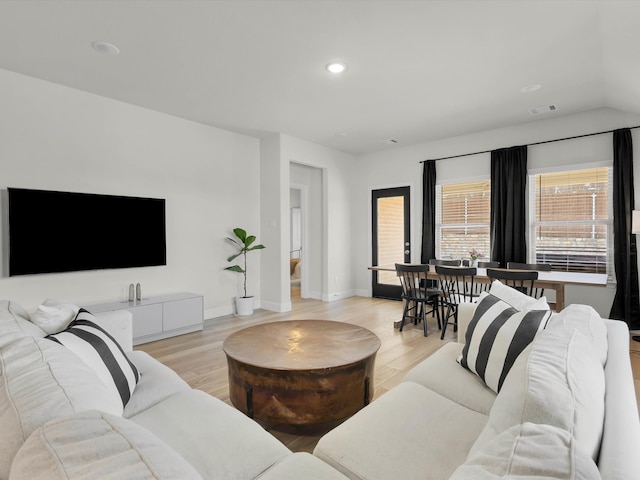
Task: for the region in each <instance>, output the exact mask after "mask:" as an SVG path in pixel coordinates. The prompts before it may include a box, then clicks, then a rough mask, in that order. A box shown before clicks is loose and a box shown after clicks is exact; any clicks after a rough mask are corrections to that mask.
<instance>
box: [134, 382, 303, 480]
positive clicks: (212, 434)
mask: <svg viewBox="0 0 640 480" xmlns="http://www.w3.org/2000/svg"><path fill="white" fill-rule="evenodd" d="M130 420H131V421H133V422H135V423H137V424H139V425H141V426H143V427H145V428H146V429H147V430H149V431H151V432H152V433H154V434H155V435H157V436H158V437H159V438H160V439H161V440H163V441H164V442H165V443H167V444H168V445H169V446H170V447H171V448H173V449H174V450H175V451H177V452H178V453H179V454H180V455H182V456H183V457H184V458H185V459H186V460H187V461H188V462H189V463H190V464H191V465H193V467H194V468H195V469H196V470H197V471H198V472H199V473H200V475H202V476H203V477H204V478H233V479H238V480H241V479H250V478H255V477H256V476H258V475H259V474H260V473H262V472H264V471H265V470H267V469H268V468H269V467H271V465H273V464H275V463H276V462H279V461H280V460H282V459H283V458H284V457H285V456H287V455H289V454H290V453H291V451H290V450H289V449H288V448H287V447H285V446H284V445H283V444H282V443H280V442H279V441H278V440H277V439H276V438H275V437H273V436H272V435H271V434H269V433H268V432H266V431H265V430H264V429H263V428H262V427H261V426H260V425H259V424H258V423H256V422H254V421H253V420H251V419H250V418H249V417H247V416H246V415H244V414H243V413H241V412H240V411H238V410H236V409H235V408H233V407H231V406H229V405H227V404H226V403H224V402H222V401H221V400H218V399H217V398H214V397H212V396H210V395H207V394H206V393H204V392H201V391H199V390H189V391H186V392H181V393H177V394H175V395H172V396H171V397H169V398H166V399H165V400H163V401H162V402H160V403H157V404H155V405H154V406H152V407H150V408H148V409H147V410H145V411H143V412H141V413H139V414H138V415H135V416H133V417H131V418H130Z"/></svg>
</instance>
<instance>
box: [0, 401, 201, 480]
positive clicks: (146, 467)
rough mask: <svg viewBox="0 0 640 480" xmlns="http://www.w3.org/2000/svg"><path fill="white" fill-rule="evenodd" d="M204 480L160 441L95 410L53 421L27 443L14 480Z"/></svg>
mask: <svg viewBox="0 0 640 480" xmlns="http://www.w3.org/2000/svg"><path fill="white" fill-rule="evenodd" d="M26 478H28V479H31V480H40V479H41V480H56V479H61V480H62V479H74V478H75V479H88V478H96V479H98V478H99V479H114V480H115V479H135V478H140V479H142V478H154V479H158V480H170V479H175V480H182V479H194V480H195V479H198V478H202V477H200V475H199V474H198V472H196V471H195V469H194V468H193V467H192V466H191V465H189V464H188V463H187V461H186V460H185V459H184V458H182V457H181V456H180V455H178V453H176V452H175V451H174V450H172V449H171V448H170V447H168V446H167V445H166V444H165V443H164V442H162V441H161V440H160V439H158V437H156V436H155V435H153V434H152V433H151V432H149V431H147V430H145V429H144V428H142V427H140V426H139V425H136V424H135V423H133V422H130V421H129V420H126V419H124V418H121V417H116V416H113V415H108V414H106V413H103V412H99V411H97V410H91V411H86V412H82V413H78V414H73V415H69V416H63V417H59V418H56V419H54V420H50V421H49V422H47V423H45V424H44V425H42V426H41V427H40V428H38V429H37V430H36V431H35V432H33V434H31V436H30V437H29V438H28V439H27V441H26V442H25V443H24V445H23V446H22V447H21V448H20V451H19V452H18V454H17V455H16V457H15V460H14V461H13V465H12V466H11V476H10V479H16V480H21V479H26Z"/></svg>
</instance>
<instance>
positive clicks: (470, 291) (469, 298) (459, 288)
mask: <svg viewBox="0 0 640 480" xmlns="http://www.w3.org/2000/svg"><path fill="white" fill-rule="evenodd" d="M477 272H478V269H477V268H475V267H448V266H443V265H436V273H437V274H438V281H439V284H440V289H441V290H442V297H441V299H440V305H441V307H442V333H441V335H440V338H441V339H443V338H444V334H445V332H446V330H447V325H449V323H451V324H453V331H454V332H457V331H458V305H460V304H461V303H471V302H473V301H474V300H475V299H476V298H477V297H478V293H477V292H476V289H475V287H474V278H475V276H476V274H477ZM451 318H452V319H453V321H449V319H451Z"/></svg>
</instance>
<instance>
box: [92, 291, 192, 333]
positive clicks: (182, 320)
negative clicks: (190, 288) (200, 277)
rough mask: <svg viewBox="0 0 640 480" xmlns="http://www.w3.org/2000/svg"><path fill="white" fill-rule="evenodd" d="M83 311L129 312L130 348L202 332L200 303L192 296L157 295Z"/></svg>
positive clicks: (97, 306)
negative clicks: (131, 319)
mask: <svg viewBox="0 0 640 480" xmlns="http://www.w3.org/2000/svg"><path fill="white" fill-rule="evenodd" d="M84 308H86V309H87V310H88V311H90V312H92V313H97V312H109V311H114V310H128V311H130V312H131V314H132V315H133V344H134V345H140V344H141V343H147V342H152V341H154V340H160V339H163V338H168V337H174V336H176V335H182V334H183V333H190V332H195V331H197V330H202V326H203V323H204V299H203V297H202V295H196V294H194V293H173V294H169V295H159V296H156V297H148V298H142V300H140V301H139V302H128V301H122V302H108V303H98V304H94V305H85V306H84Z"/></svg>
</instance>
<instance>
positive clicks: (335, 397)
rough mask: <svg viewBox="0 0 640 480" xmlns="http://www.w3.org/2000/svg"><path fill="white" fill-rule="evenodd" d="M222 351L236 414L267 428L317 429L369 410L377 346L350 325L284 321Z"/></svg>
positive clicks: (243, 333) (242, 335)
mask: <svg viewBox="0 0 640 480" xmlns="http://www.w3.org/2000/svg"><path fill="white" fill-rule="evenodd" d="M222 348H223V350H224V352H225V354H226V355H227V365H228V367H229V396H230V398H231V402H232V403H233V405H234V406H235V407H236V408H237V409H238V410H240V411H242V412H244V413H245V414H247V415H248V416H250V417H252V418H255V419H256V420H261V421H264V422H267V423H271V424H281V425H321V424H325V423H329V422H335V421H337V420H342V419H344V418H347V417H349V416H351V415H353V414H354V413H355V412H357V411H358V410H360V409H361V408H362V407H364V406H365V405H367V404H368V403H369V400H370V398H371V395H372V392H373V368H374V362H375V356H376V352H377V351H378V349H379V348H380V339H379V338H378V337H377V336H376V335H375V334H374V333H373V332H371V331H369V330H367V329H366V328H362V327H359V326H357V325H352V324H350V323H342V322H332V321H329V320H289V321H284V322H273V323H264V324H261V325H256V326H253V327H248V328H245V329H243V330H240V331H238V332H235V333H233V334H231V335H229V337H227V339H226V340H225V341H224V344H223V345H222Z"/></svg>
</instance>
